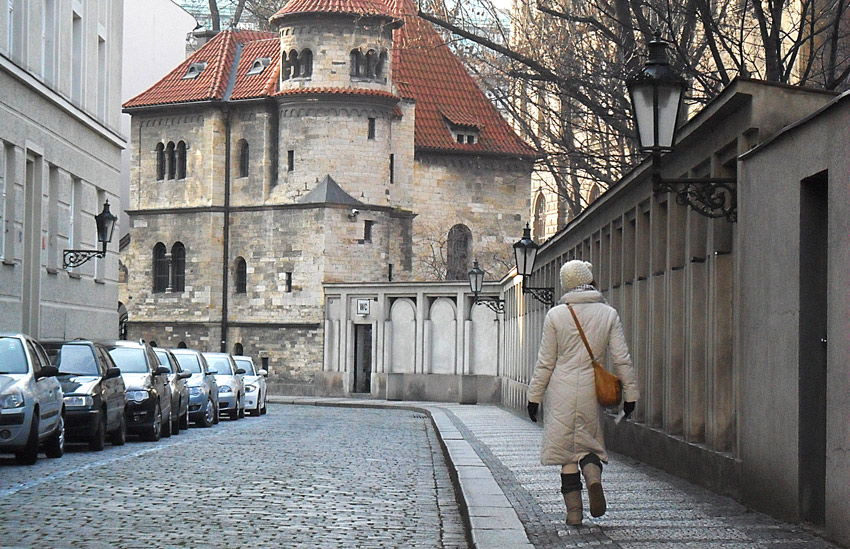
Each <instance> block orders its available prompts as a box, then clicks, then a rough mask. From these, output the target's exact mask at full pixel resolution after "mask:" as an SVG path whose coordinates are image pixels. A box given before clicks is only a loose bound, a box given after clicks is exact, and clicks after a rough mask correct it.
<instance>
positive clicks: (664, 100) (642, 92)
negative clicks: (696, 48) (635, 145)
mask: <svg viewBox="0 0 850 549" xmlns="http://www.w3.org/2000/svg"><path fill="white" fill-rule="evenodd" d="M647 47H648V49H649V57H648V59H647V60H646V64H645V65H644V66H643V68H641V69H640V70H639V71H637V72H636V73H635V74H633V75H632V76H630V77H629V79H628V80H626V86H627V87H628V90H629V97H630V99H631V102H632V109H633V111H634V117H635V125H636V126H637V130H638V139H639V142H640V146H639V148H640V150H641V151H642V152H647V153H650V154H651V155H652V190H653V192H654V193H656V194H658V193H667V192H671V193H675V194H676V202H677V203H679V204H681V205H683V206H684V205H688V206H690V207H691V208H693V209H694V210H695V211H696V212H697V213H699V214H702V215H704V216H706V217H712V218H720V217H725V218H726V219H727V220H728V221H731V222H734V221H737V217H738V195H737V189H736V183H737V179H736V178H734V177H702V178H678V179H665V178H663V177H662V176H661V155H662V153H665V152H671V151H673V149H674V148H675V145H676V143H675V132H676V125H677V122H678V120H679V116H680V114H681V110H682V103H683V98H684V95H685V89H686V87H687V84H686V83H685V79H684V78H682V77H681V76H680V75H679V74H678V73H677V72H676V71H675V70H674V69H673V67H671V66H670V63H668V62H667V52H666V50H667V45H666V43H665V42H664V40H662V39H661V32H660V31H655V34H654V37H653V39H652V40H651V41H650V42H649V44H648V46H647Z"/></svg>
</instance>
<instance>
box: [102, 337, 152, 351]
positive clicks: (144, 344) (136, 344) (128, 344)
mask: <svg viewBox="0 0 850 549" xmlns="http://www.w3.org/2000/svg"><path fill="white" fill-rule="evenodd" d="M98 343H102V344H103V345H107V346H109V347H131V348H137V349H138V348H144V347H149V345H148V344H147V342H144V341H141V342H140V341H127V340H124V339H116V340H112V341H98Z"/></svg>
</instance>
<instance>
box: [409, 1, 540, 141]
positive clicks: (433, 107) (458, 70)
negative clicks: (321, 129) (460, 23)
mask: <svg viewBox="0 0 850 549" xmlns="http://www.w3.org/2000/svg"><path fill="white" fill-rule="evenodd" d="M396 10H397V11H396V12H395V15H396V16H397V17H399V18H403V20H404V25H403V26H402V27H401V28H399V29H396V30H395V35H394V37H393V82H395V84H396V86H398V89H399V92H401V95H402V96H403V97H405V98H410V99H415V100H416V127H415V142H416V146H417V148H422V149H432V150H437V151H456V152H477V153H498V154H510V155H516V156H522V157H531V156H534V155H535V151H534V149H533V148H531V147H530V146H529V145H527V144H526V143H525V142H523V141H522V140H521V139H520V138H519V137H518V136H517V135H516V133H514V131H513V129H512V128H511V127H510V125H508V123H507V122H506V121H505V119H504V118H502V115H501V114H499V111H497V110H496V108H495V107H494V106H493V104H492V103H490V100H489V99H487V96H485V95H484V92H482V91H481V88H479V87H478V85H477V84H476V83H475V81H474V80H473V79H472V77H471V76H470V75H469V73H468V72H467V71H466V68H465V67H464V66H463V64H462V63H461V61H460V59H458V58H457V57H456V56H455V55H454V54H453V53H452V51H451V50H450V49H449V47H448V46H447V45H446V43H445V42H444V41H443V39H442V37H441V36H440V35H439V34H438V33H437V31H436V30H435V29H434V27H433V26H431V24H430V23H428V22H427V21H425V20H424V19H422V18H420V17H418V16H417V11H416V4H415V3H414V1H413V0H396ZM445 119H448V120H449V121H450V122H452V123H454V124H457V125H461V126H473V127H476V128H478V129H479V130H480V133H479V139H478V141H476V142H475V143H474V144H471V145H470V144H460V143H457V142H456V141H455V139H454V138H453V137H452V133H451V132H450V131H449V129H448V127H447V125H446V121H445Z"/></svg>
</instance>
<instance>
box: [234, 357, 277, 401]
mask: <svg viewBox="0 0 850 549" xmlns="http://www.w3.org/2000/svg"><path fill="white" fill-rule="evenodd" d="M233 360H235V361H236V365H237V366H238V367H240V368H242V369H243V370H245V375H244V376H243V378H242V381H243V383H244V384H245V411H246V412H247V413H248V414H250V415H252V416H259V415H260V414H265V413H266V377H267V376H268V375H269V373H268V372H267V371H265V370H263V369H262V368H260V369H259V370H257V369H256V368H254V361H253V360H251V357H249V356H234V357H233Z"/></svg>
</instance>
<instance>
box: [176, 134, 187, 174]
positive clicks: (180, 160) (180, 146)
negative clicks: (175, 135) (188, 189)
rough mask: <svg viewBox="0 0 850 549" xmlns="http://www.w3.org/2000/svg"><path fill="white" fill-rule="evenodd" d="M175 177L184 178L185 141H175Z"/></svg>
mask: <svg viewBox="0 0 850 549" xmlns="http://www.w3.org/2000/svg"><path fill="white" fill-rule="evenodd" d="M176 156H177V158H176V160H175V163H176V164H177V179H186V143H184V142H183V141H179V142H178V143H177V155H176Z"/></svg>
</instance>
